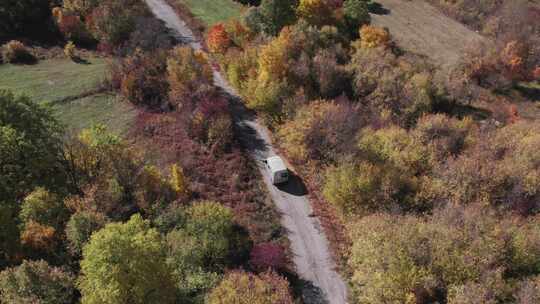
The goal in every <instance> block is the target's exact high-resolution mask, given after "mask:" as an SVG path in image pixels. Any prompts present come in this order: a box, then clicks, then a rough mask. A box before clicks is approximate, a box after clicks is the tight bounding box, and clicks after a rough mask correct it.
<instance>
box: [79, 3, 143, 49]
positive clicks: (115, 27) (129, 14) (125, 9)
mask: <svg viewBox="0 0 540 304" xmlns="http://www.w3.org/2000/svg"><path fill="white" fill-rule="evenodd" d="M148 13H149V11H148V8H147V7H146V6H145V4H144V3H143V2H141V1H140V0H128V1H118V0H106V1H102V2H100V5H99V6H98V7H96V8H94V9H93V10H92V12H91V14H90V15H89V17H88V21H87V22H86V24H87V27H88V29H89V31H90V32H91V33H92V35H93V36H94V38H95V39H97V40H98V41H101V42H102V43H105V44H108V45H110V46H111V47H116V46H118V45H120V43H122V42H124V41H126V40H127V39H128V38H129V35H130V34H131V33H132V32H133V30H134V29H135V22H136V18H137V17H140V16H144V15H147V14H148Z"/></svg>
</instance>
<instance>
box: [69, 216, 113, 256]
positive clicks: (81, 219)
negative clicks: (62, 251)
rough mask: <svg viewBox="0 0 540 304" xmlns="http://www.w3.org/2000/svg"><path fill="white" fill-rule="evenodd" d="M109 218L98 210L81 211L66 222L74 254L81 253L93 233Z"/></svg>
mask: <svg viewBox="0 0 540 304" xmlns="http://www.w3.org/2000/svg"><path fill="white" fill-rule="evenodd" d="M106 223H107V218H106V217H105V216H104V215H103V214H100V213H97V212H89V211H81V212H77V213H74V214H73V215H71V217H70V219H69V221H68V222H67V224H66V230H65V232H66V238H67V240H68V247H69V250H70V251H71V253H72V254H74V255H77V256H78V255H80V254H81V253H82V249H83V247H84V245H85V244H86V243H87V242H88V241H89V240H90V237H91V236H92V233H94V232H96V231H98V230H99V229H101V228H103V227H104V226H105V224H106Z"/></svg>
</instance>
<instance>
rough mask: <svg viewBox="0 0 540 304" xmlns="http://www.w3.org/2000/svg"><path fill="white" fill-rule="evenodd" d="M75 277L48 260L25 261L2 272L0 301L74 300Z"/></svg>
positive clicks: (66, 303)
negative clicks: (50, 263) (51, 264)
mask: <svg viewBox="0 0 540 304" xmlns="http://www.w3.org/2000/svg"><path fill="white" fill-rule="evenodd" d="M74 280H75V278H74V277H73V275H72V274H70V273H67V272H65V271H63V270H62V269H60V268H57V267H52V266H49V264H47V262H45V261H23V263H22V264H21V265H20V266H17V267H13V268H8V269H6V270H4V271H2V272H0V303H5V304H8V303H9V304H27V303H43V304H71V303H73V300H74V299H75V286H74V285H73V281H74Z"/></svg>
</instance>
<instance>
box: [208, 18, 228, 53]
mask: <svg viewBox="0 0 540 304" xmlns="http://www.w3.org/2000/svg"><path fill="white" fill-rule="evenodd" d="M206 45H207V46H208V49H209V50H210V52H212V53H219V54H223V53H224V52H225V51H226V50H227V48H228V47H229V46H230V45H231V39H230V38H229V34H228V33H227V31H226V30H225V25H224V24H223V23H218V24H216V25H214V26H212V27H211V28H210V30H208V36H207V38H206Z"/></svg>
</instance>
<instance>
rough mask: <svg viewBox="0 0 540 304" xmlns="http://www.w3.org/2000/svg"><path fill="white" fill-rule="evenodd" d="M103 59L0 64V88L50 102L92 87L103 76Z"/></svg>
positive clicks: (104, 68)
mask: <svg viewBox="0 0 540 304" xmlns="http://www.w3.org/2000/svg"><path fill="white" fill-rule="evenodd" d="M105 71H106V62H105V60H104V59H99V58H92V59H89V60H88V64H77V63H74V62H73V61H71V60H69V59H51V60H43V61H40V62H38V63H37V64H34V65H12V64H5V65H0V75H1V76H0V89H10V90H12V91H13V92H14V93H15V94H25V95H27V96H29V97H31V98H33V99H34V100H36V101H38V102H54V101H57V100H59V99H62V98H65V97H69V96H77V95H80V94H81V93H84V92H85V91H88V90H91V89H93V88H96V87H97V85H98V83H99V82H100V81H102V80H103V79H104V78H105Z"/></svg>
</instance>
